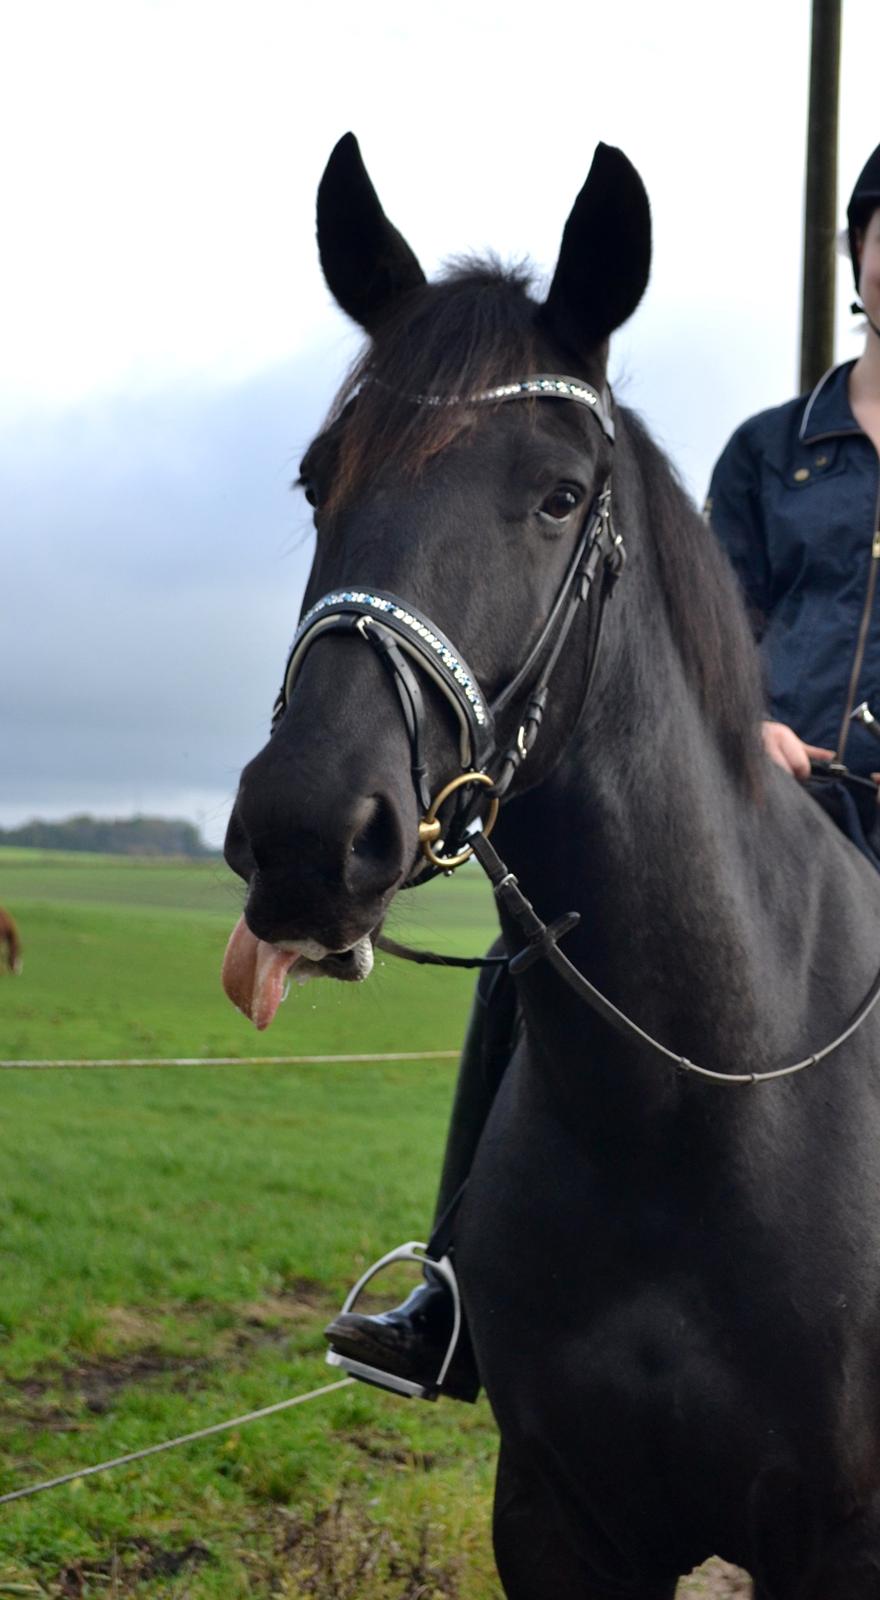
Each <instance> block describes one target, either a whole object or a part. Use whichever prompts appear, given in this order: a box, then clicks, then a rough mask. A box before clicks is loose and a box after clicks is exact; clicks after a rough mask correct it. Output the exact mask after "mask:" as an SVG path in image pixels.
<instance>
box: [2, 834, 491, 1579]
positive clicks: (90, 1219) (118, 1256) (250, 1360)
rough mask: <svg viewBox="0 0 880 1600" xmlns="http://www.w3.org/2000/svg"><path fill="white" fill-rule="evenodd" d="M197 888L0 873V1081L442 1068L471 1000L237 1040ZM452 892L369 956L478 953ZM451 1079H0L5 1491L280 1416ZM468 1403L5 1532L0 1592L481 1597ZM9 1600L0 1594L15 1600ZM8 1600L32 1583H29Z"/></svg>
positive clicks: (231, 1454)
mask: <svg viewBox="0 0 880 1600" xmlns="http://www.w3.org/2000/svg"><path fill="white" fill-rule="evenodd" d="M240 898H241V897H240V892H239V890H238V887H237V886H236V884H235V883H234V881H233V880H232V879H231V878H230V877H229V875H228V874H227V873H226V872H225V869H224V868H223V867H222V866H219V865H217V864H216V863H210V862H209V863H204V864H201V863H200V864H197V865H187V864H183V863H176V862H173V863H168V862H162V861H150V862H141V861H129V860H126V859H122V858H111V857H91V858H89V857H85V858H84V857H82V856H75V855H60V854H41V853H38V852H30V851H3V852H0V901H2V903H3V904H5V905H6V906H7V907H8V908H9V909H10V910H11V911H12V913H13V915H14V916H15V917H16V919H17V920H18V922H19V925H20V928H21V932H22V938H23V941H24V947H25V951H24V953H25V967H24V974H23V976H22V977H21V978H20V979H18V980H12V979H4V980H3V982H2V985H0V1057H2V1058H4V1059H8V1058H17V1059H22V1058H44V1057H49V1058H53V1059H54V1058H58V1057H70V1058H77V1059H81V1058H92V1057H103V1056H132V1055H138V1056H144V1055H147V1056H165V1055H171V1056H202V1055H237V1054H238V1055H252V1054H254V1055H256V1054H267V1055H282V1054H287V1053H290V1054H297V1055H299V1054H311V1053H319V1052H329V1053H335V1052H341V1051H371V1050H375V1051H385V1050H401V1049H413V1050H430V1049H450V1048H454V1047H456V1045H457V1044H458V1042H459V1040H460V1036H461V1033H462V1029H463V1025H464V1019H465V1015H466V1010H467V1004H468V996H469V991H470V987H471V979H470V978H469V977H468V975H467V974H461V973H455V972H446V973H442V972H439V973H438V972H431V971H429V970H423V969H417V968H412V967H403V966H402V965H401V964H399V963H394V962H392V961H390V960H389V961H387V962H386V963H385V964H384V965H381V966H379V967H377V971H376V973H375V975H374V977H373V978H372V979H371V980H370V982H369V983H367V984H365V985H352V986H343V985H338V984H330V983H314V984H310V985H307V986H306V987H304V988H302V989H298V988H296V987H294V988H293V989H292V991H291V995H290V998H289V1000H288V1002H287V1004H286V1005H285V1006H284V1007H283V1009H282V1011H281V1013H280V1014H279V1018H278V1019H277V1021H276V1023H275V1025H274V1027H273V1028H272V1029H271V1030H270V1031H269V1033H268V1035H266V1036H260V1035H258V1034H257V1033H256V1032H255V1031H254V1030H253V1029H252V1028H251V1027H250V1026H249V1024H247V1023H246V1022H245V1021H244V1019H243V1018H241V1017H239V1016H238V1015H237V1014H236V1013H235V1011H234V1010H233V1009H232V1008H231V1007H230V1006H229V1004H228V1002H227V1001H226V999H225V997H224V995H223V993H222V991H221V989H220V987H219V982H218V975H219V967H220V961H221V958H222V954H223V949H224V945H225V941H226V938H227V936H228V933H229V931H230V929H231V926H232V924H233V922H234V920H235V918H236V917H237V915H238V912H239V909H240ZM492 925H493V918H492V910H491V906H490V904H489V902H488V900H487V897H486V894H485V891H484V889H483V887H482V885H481V883H480V882H479V881H478V880H477V878H476V876H474V877H472V878H467V877H465V878H461V877H460V878H459V880H458V881H457V882H444V881H442V880H441V881H440V882H438V883H437V884H435V885H431V886H430V887H429V888H427V889H426V890H425V891H424V892H423V894H422V895H421V896H420V898H419V902H418V903H417V902H416V901H414V900H412V901H408V900H407V899H406V898H402V899H401V904H400V913H399V915H398V916H397V918H396V921H395V925H394V931H395V932H396V933H397V934H398V936H399V937H403V938H412V939H416V940H418V939H423V940H427V939H430V940H431V941H432V942H433V943H434V944H435V945H439V946H442V947H445V948H453V947H455V946H456V945H458V947H459V948H466V949H475V948H476V949H478V948H480V947H481V946H482V945H483V944H485V942H486V941H487V939H488V938H489V936H490V934H491V931H492ZM453 1076H454V1066H453V1064H452V1063H449V1062H444V1063H439V1062H424V1063H391V1064H383V1065H380V1064H375V1065H374V1064H370V1065H368V1066H344V1065H334V1066H327V1067H319V1066H308V1067H287V1066H284V1067H274V1066H269V1065H267V1066H256V1067H250V1068H248V1067H242V1068H235V1067H233V1068H223V1067H220V1068H206V1067H201V1068H199V1067H192V1068H177V1069H150V1068H137V1069H121V1070H114V1069H108V1070H100V1069H98V1070H61V1071H51V1072H39V1071H37V1072H24V1071H4V1072H3V1073H2V1074H0V1094H2V1118H0V1164H2V1170H3V1174H4V1182H3V1185H2V1193H0V1262H2V1275H0V1373H2V1382H0V1441H2V1461H0V1492H2V1490H6V1489H10V1488H13V1487H16V1486H18V1485H19V1484H22V1483H26V1482H29V1481H33V1480H35V1479H41V1478H44V1477H49V1476H52V1475H54V1474H56V1473H61V1472H65V1471H69V1470H71V1469H72V1468H74V1467H75V1466H77V1465H78V1464H80V1463H82V1464H84V1465H85V1464H88V1463H89V1462H92V1461H96V1460H100V1459H103V1458H105V1457H107V1456H111V1455H115V1454H119V1453H123V1452H124V1451H127V1450H130V1449H137V1448H140V1447H141V1446H143V1445H146V1444H149V1443H152V1442H154V1441H157V1440H160V1439H163V1438H167V1437H170V1436H171V1435H173V1434H176V1433H180V1432H186V1431H190V1430H192V1429H195V1428H197V1427H200V1426H203V1425H206V1424H208V1423H211V1422H214V1421H218V1420H222V1419H223V1418H225V1417H229V1416H234V1415H236V1414H237V1413H240V1412H243V1411H247V1410H250V1409H252V1408H255V1407H257V1406H259V1405H263V1404H267V1403H269V1402H271V1401H273V1400H276V1399H283V1398H285V1397H286V1396H287V1395H290V1394H295V1393H302V1392H305V1391H306V1390H308V1389H311V1388H313V1387H316V1386H317V1385H319V1384H321V1383H323V1382H325V1381H327V1380H328V1379H332V1378H334V1377H335V1376H337V1374H334V1373H332V1372H331V1371H330V1370H329V1369H327V1368H325V1366H324V1364H323V1359H322V1358H323V1351H324V1344H323V1340H322V1338H321V1328H322V1326H323V1323H324V1322H325V1321H326V1320H327V1318H328V1316H329V1314H330V1313H331V1312H332V1310H334V1309H335V1308H336V1306H337V1305H338V1303H339V1299H340V1296H341V1294H342V1293H343V1292H344V1290H345V1288H346V1287H347V1286H348V1284H349V1283H350V1281H351V1278H352V1276H353V1275H354V1273H355V1272H356V1271H357V1270H359V1269H360V1268H361V1266H362V1265H363V1264H366V1262H367V1261H369V1260H370V1259H372V1258H373V1257H374V1256H376V1255H378V1254H379V1253H380V1252H381V1251H383V1250H384V1249H386V1248H388V1246H389V1245H390V1244H392V1243H396V1242H398V1241H399V1240H400V1239H402V1238H405V1237H413V1236H415V1237H419V1236H421V1235H423V1234H424V1230H425V1227H426V1224H427V1222H428V1219H429V1217H430V1212H431V1203H432V1198H433V1187H434V1181H435V1175H436V1172H437V1169H438V1164H439V1159H440V1152H441V1148H442V1141H443V1133H444V1127H445V1120H446V1114H447V1109H448V1103H449V1099H450V1094H451V1090H452V1084H453ZM493 1455H494V1436H493V1430H492V1426H491V1419H490V1417H489V1414H488V1411H487V1408H486V1406H485V1402H482V1403H481V1404H480V1405H479V1406H477V1407H475V1408H470V1407H467V1408H466V1407H462V1406H453V1405H450V1404H449V1403H444V1404H441V1405H439V1406H437V1407H429V1406H425V1405H419V1406H417V1405H415V1404H413V1403H407V1402H405V1401H400V1402H398V1401H395V1400H394V1399H392V1398H391V1397H385V1396H382V1395H379V1394H377V1393H374V1392H373V1391H371V1390H369V1389H366V1388H364V1387H363V1386H360V1385H359V1386H357V1388H352V1389H347V1390H343V1391H341V1392H340V1393H339V1394H337V1395H333V1396H330V1397H329V1398H327V1399H323V1400H319V1401H317V1402H315V1403H314V1404H312V1405H311V1406H308V1407H303V1408H301V1409H298V1410H296V1411H294V1412H291V1413H289V1414H286V1415H283V1416H281V1417H277V1418H274V1419H271V1420H268V1421H266V1422H261V1423H256V1424H254V1425H253V1426H251V1427H249V1428H247V1429H243V1430H241V1431H240V1433H233V1434H231V1435H221V1436H219V1437H218V1438H216V1439H213V1440H208V1441H206V1442H204V1443H202V1444H198V1445H194V1446H190V1447H187V1448H186V1449H184V1450H181V1451H178V1452H175V1453H172V1454H169V1455H167V1456H161V1457H158V1458H157V1459H155V1460H153V1461H148V1462H146V1463H144V1464H142V1465H140V1466H133V1467H131V1468H123V1469H121V1470H118V1471H116V1472H115V1473H113V1474H111V1475H109V1476H108V1477H106V1478H94V1479H84V1480H79V1482H78V1483H76V1484H74V1485H73V1486H72V1487H69V1488H63V1489H60V1490H56V1491H53V1492H52V1493H50V1494H47V1495H45V1496H42V1497H39V1498H37V1499H35V1500H32V1501H25V1502H23V1503H21V1504H19V1505H12V1506H9V1507H4V1508H0V1596H3V1595H4V1594H6V1593H8V1594H13V1593H34V1594H37V1593H40V1592H45V1593H48V1594H55V1595H63V1596H68V1595H70V1596H72V1595H86V1594H89V1595H91V1594H96V1595H97V1594H113V1595H115V1594H119V1595H128V1594H133V1595H135V1594H137V1595H140V1594H144V1595H146V1594H155V1595H160V1594H162V1595H164V1594H169V1595H171V1594H180V1595H184V1594H185V1595H187V1596H192V1597H198V1596H208V1595H211V1596H213V1595H217V1596H220V1595H222V1596H237V1595H245V1594H265V1595H268V1594H270V1593H271V1594H279V1595H283V1596H291V1597H298V1596H300V1595H303V1596H306V1595H308V1596H313V1595H318V1596H327V1597H336V1596H338V1597H340V1600H341V1597H346V1600H347V1597H349V1596H350V1597H352V1600H354V1597H357V1600H374V1597H375V1600H379V1597H382V1600H385V1597H389V1600H390V1597H397V1596H400V1597H403V1596H405V1595H411V1596H412V1595H415V1594H416V1593H420V1594H424V1595H426V1596H427V1595H431V1594H436V1595H443V1596H445V1595H450V1596H453V1595H454V1596H460V1597H462V1600H467V1597H474V1600H477V1597H482V1596H488V1595H492V1594H495V1593H496V1592H497V1590H496V1587H495V1583H494V1579H493V1577H492V1565H491V1557H490V1554H489V1544H488V1539H487V1531H486V1524H487V1517H488V1498H489V1493H490V1481H491V1466H492V1459H493ZM17 1586H18V1587H17ZM28 1586H30V1587H28Z"/></svg>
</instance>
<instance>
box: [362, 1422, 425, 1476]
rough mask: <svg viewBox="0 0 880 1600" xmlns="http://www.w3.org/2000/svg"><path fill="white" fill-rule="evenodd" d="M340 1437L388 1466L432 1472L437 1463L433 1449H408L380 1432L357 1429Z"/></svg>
mask: <svg viewBox="0 0 880 1600" xmlns="http://www.w3.org/2000/svg"><path fill="white" fill-rule="evenodd" d="M341 1437H342V1438H344V1439H348V1440H349V1442H350V1443H351V1444H353V1445H354V1446H355V1448H356V1449H357V1450H360V1451H362V1452H363V1454H364V1455H365V1456H368V1457H369V1459H370V1460H371V1461H379V1462H381V1463H382V1464H383V1465H387V1466H390V1467H402V1468H405V1469H406V1470H407V1471H413V1472H432V1471H433V1470H434V1468H435V1467H436V1466H437V1464H438V1460H439V1458H438V1456H437V1454H436V1452H435V1451H432V1450H408V1449H406V1447H405V1446H403V1445H399V1444H394V1443H393V1442H392V1441H391V1440H390V1439H383V1437H382V1435H381V1434H377V1433H366V1432H364V1431H363V1430H362V1429H358V1430H357V1431H356V1432H353V1433H344V1434H342V1435H341Z"/></svg>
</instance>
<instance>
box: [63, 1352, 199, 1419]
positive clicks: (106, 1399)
mask: <svg viewBox="0 0 880 1600" xmlns="http://www.w3.org/2000/svg"><path fill="white" fill-rule="evenodd" d="M212 1364H213V1363H212V1362H210V1361H208V1360H206V1359H203V1358H198V1359H196V1358H194V1357H192V1356H177V1355H168V1354H167V1353H165V1352H164V1351H162V1350H159V1349H156V1348H152V1349H148V1350H139V1351H138V1352H137V1353H132V1354H131V1355H125V1356H106V1357H105V1358H104V1359H103V1360H102V1361H84V1362H80V1364H79V1365H78V1366H76V1367H71V1368H68V1370H67V1371H66V1372H64V1373H63V1375H62V1379H61V1381H62V1383H63V1385H64V1388H65V1389H69V1390H75V1391H76V1393H77V1394H78V1395H79V1397H80V1399H81V1401H82V1403H83V1405H84V1406H85V1407H86V1409H87V1410H89V1411H91V1412H93V1413H94V1414H95V1415H96V1416H103V1414H104V1412H106V1411H109V1410H110V1407H111V1405H112V1403H113V1400H114V1398H115V1397H116V1395H117V1394H118V1393H119V1391H120V1390H121V1389H124V1388H126V1387H127V1386H128V1385H129V1384H132V1383H138V1384H142V1383H146V1382H148V1381H149V1380H150V1379H151V1378H159V1377H165V1376H166V1375H167V1374H168V1373H174V1375H175V1385H174V1387H175V1388H176V1389H189V1388H190V1387H191V1386H192V1384H193V1382H194V1380H195V1379H196V1378H197V1376H198V1375H199V1374H200V1373H202V1372H204V1371H205V1370H206V1368H208V1367H210V1366H211V1365H212Z"/></svg>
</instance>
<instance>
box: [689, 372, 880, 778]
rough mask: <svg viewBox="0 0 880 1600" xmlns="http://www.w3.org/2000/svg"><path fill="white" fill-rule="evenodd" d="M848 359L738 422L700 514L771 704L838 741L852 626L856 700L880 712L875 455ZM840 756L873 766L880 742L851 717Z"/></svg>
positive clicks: (812, 740)
mask: <svg viewBox="0 0 880 1600" xmlns="http://www.w3.org/2000/svg"><path fill="white" fill-rule="evenodd" d="M852 366H853V363H852V362H847V363H846V364H845V365H844V366H842V367H834V368H832V370H831V371H830V372H828V373H826V375H825V377H824V378H822V379H821V381H820V382H819V383H818V384H817V385H816V388H815V389H814V390H813V392H812V394H808V395H801V396H800V398H799V399H797V400H791V401H789V403H788V404H787V405H783V406H774V408H773V409H772V410H771V411H762V412H761V413H760V414H759V415H758V416H756V417H751V418H750V419H749V421H748V422H744V423H743V424H742V426H741V427H740V428H738V429H737V431H736V433H735V434H734V435H733V438H732V439H731V440H730V443H729V444H728V445H727V447H726V449H725V450H724V452H723V454H722V456H721V458H720V460H719V461H718V464H717V466H716V468H715V471H714V473H713V474H712V482H711V484H710V487H709V499H708V501H707V507H706V509H707V512H708V515H709V519H710V522H711V525H712V528H713V529H714V531H715V533H716V534H717V536H718V538H719V539H720V541H721V543H722V544H723V546H724V548H725V549H726V551H727V554H728V555H729V557H730V559H731V561H732V562H733V566H734V569H735V571H736V574H737V576H738V578H739V581H740V583H741V585H742V588H743V591H744V594H745V597H746V603H747V605H748V608H749V611H750V614H751V617H752V621H753V625H754V629H755V634H756V637H757V638H758V639H759V640H760V644H761V651H762V655H763V658H764V671H765V680H766V687H767V695H768V701H769V712H768V714H769V715H770V716H771V717H773V718H774V719H775V720H776V721H778V722H785V723H787V724H788V725H789V727H791V728H794V730H795V733H798V734H799V735H800V737H801V738H802V739H804V740H806V742H807V743H808V744H817V745H823V746H825V747H826V748H827V749H829V750H836V748H837V742H838V737H839V733H840V726H841V718H842V717H843V713H844V710H845V707H846V701H847V692H848V689H849V680H850V675H851V673H852V668H853V662H854V658H855V652H856V644H857V639H858V635H859V629H860V625H861V624H862V622H863V620H865V619H866V625H867V643H866V647H865V654H864V661H863V665H862V670H861V673H860V675H859V682H858V685H857V687H856V695H855V700H854V704H855V705H858V704H859V702H860V701H862V700H867V701H868V704H869V705H870V707H871V709H872V711H873V712H874V713H875V715H876V716H877V717H878V719H880V582H878V583H877V590H876V592H875V595H874V601H873V603H871V604H870V605H869V600H870V598H871V591H870V583H871V574H872V571H873V574H874V578H875V580H876V579H877V577H878V569H880V537H878V536H877V530H878V527H880V518H878V513H880V501H878V495H880V460H878V456H877V452H876V450H875V449H874V446H873V444H872V443H871V440H870V439H869V438H868V437H867V435H866V434H864V433H863V432H862V429H861V428H860V427H859V424H858V423H857V422H856V419H855V417H854V416H853V414H852V411H851V410H850V405H849V398H848V393H847V380H848V378H849V374H850V371H851V370H852ZM844 760H845V761H846V764H847V766H849V767H850V768H851V770H852V771H854V772H860V773H868V772H876V771H877V770H878V769H880V744H878V743H877V740H876V739H875V738H874V736H873V734H871V733H869V732H868V731H867V730H866V729H865V728H863V727H861V726H860V725H858V724H851V727H850V732H849V735H848V739H847V743H846V748H845V752H844Z"/></svg>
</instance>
